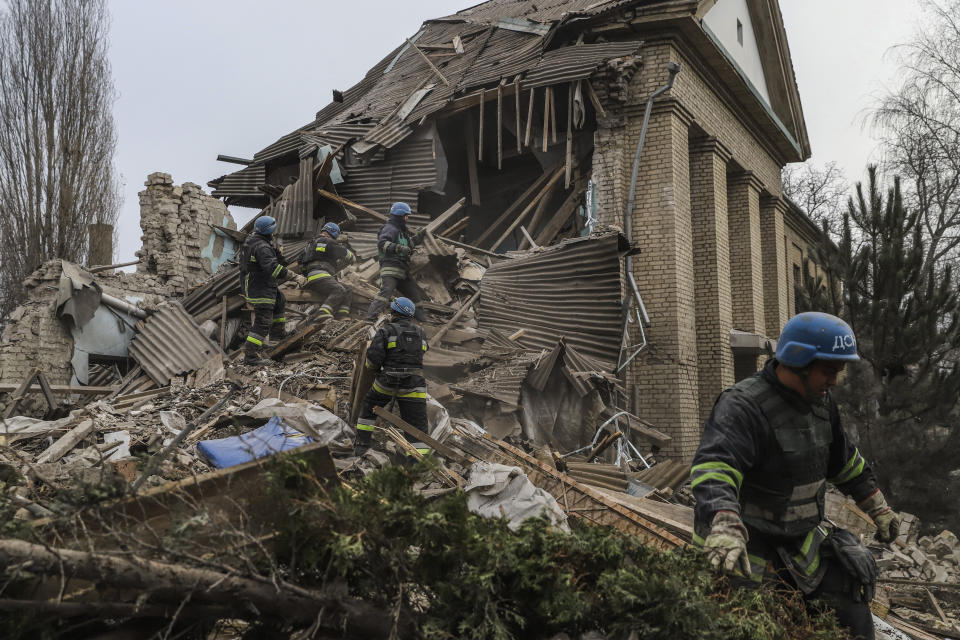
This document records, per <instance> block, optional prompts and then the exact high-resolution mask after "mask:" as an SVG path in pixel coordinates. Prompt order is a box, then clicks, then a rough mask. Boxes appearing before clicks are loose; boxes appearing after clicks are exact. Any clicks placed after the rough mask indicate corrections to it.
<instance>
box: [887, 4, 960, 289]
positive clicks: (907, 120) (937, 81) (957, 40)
mask: <svg viewBox="0 0 960 640" xmlns="http://www.w3.org/2000/svg"><path fill="white" fill-rule="evenodd" d="M922 5H923V8H924V19H923V20H922V23H921V24H920V26H919V28H918V29H917V32H916V35H915V36H914V39H913V41H911V42H909V43H907V44H905V45H902V46H900V47H898V48H897V49H896V50H895V51H896V52H897V54H898V56H899V62H900V65H901V73H900V75H899V77H898V79H897V82H896V83H895V84H894V85H893V88H892V89H891V90H889V91H888V92H887V93H886V94H885V95H883V96H882V97H881V99H880V101H879V104H878V105H877V108H876V110H875V112H874V114H873V124H874V126H875V128H876V130H877V132H878V134H879V135H880V137H881V140H882V143H883V147H884V151H885V153H886V157H887V161H886V165H887V169H888V170H890V171H891V172H892V173H896V174H899V175H900V176H902V177H903V179H904V181H905V186H906V187H908V188H907V189H905V193H904V196H905V198H906V199H907V203H908V204H909V205H910V206H912V207H915V208H916V209H917V210H918V211H919V212H920V214H921V218H922V223H923V232H924V234H925V235H926V236H927V238H928V239H929V241H930V242H929V244H928V245H927V254H926V257H925V264H926V265H927V266H928V269H929V270H930V272H931V273H933V274H936V273H939V272H940V270H941V269H942V267H943V266H944V264H945V263H946V262H955V261H956V260H957V258H958V257H960V1H958V0H948V1H938V0H922Z"/></svg>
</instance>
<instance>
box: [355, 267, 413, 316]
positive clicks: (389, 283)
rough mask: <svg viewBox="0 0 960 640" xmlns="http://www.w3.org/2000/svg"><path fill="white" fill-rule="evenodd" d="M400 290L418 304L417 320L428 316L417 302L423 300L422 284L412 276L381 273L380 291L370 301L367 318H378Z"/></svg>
mask: <svg viewBox="0 0 960 640" xmlns="http://www.w3.org/2000/svg"><path fill="white" fill-rule="evenodd" d="M398 291H399V292H400V293H401V294H403V295H404V296H406V297H407V298H410V300H411V301H412V302H413V303H414V304H416V305H417V312H416V315H415V316H414V317H415V318H416V319H417V320H423V319H424V318H426V314H425V313H424V311H423V309H421V308H420V305H419V304H417V303H418V302H420V301H421V300H423V298H424V295H423V289H421V288H420V285H418V284H417V283H416V281H415V280H414V279H413V278H412V277H409V276H408V277H406V278H400V277H397V276H388V275H383V274H382V273H381V275H380V292H379V293H378V294H377V296H376V297H375V298H374V299H373V302H371V303H370V308H369V309H368V310H367V316H366V318H365V319H366V320H376V319H377V316H379V315H380V314H381V313H383V312H384V311H385V310H386V309H387V306H388V305H389V304H390V300H392V299H393V297H394V296H395V295H396V294H397V292H398Z"/></svg>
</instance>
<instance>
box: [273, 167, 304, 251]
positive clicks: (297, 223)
mask: <svg viewBox="0 0 960 640" xmlns="http://www.w3.org/2000/svg"><path fill="white" fill-rule="evenodd" d="M313 164H314V162H313V157H307V158H302V159H301V160H300V177H299V178H297V181H296V182H294V183H293V184H291V185H288V186H287V188H286V189H284V190H283V196H282V198H281V199H280V200H279V201H278V202H277V206H276V207H275V211H276V213H275V214H274V215H275V216H276V218H277V233H279V234H280V237H291V236H300V235H302V234H303V233H305V232H306V231H308V230H312V228H313V226H314V224H313V192H314V189H313Z"/></svg>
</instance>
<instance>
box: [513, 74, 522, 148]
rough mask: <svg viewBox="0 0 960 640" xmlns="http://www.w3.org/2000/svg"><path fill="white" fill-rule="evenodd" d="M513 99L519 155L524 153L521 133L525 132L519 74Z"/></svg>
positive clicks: (514, 82) (514, 87)
mask: <svg viewBox="0 0 960 640" xmlns="http://www.w3.org/2000/svg"><path fill="white" fill-rule="evenodd" d="M513 98H514V102H515V104H514V108H513V110H514V113H515V114H516V116H517V124H516V128H515V129H514V131H515V132H516V134H517V135H516V138H517V153H523V144H522V138H521V137H520V132H521V131H523V128H522V126H521V123H520V74H519V73H518V74H517V75H516V77H514V79H513Z"/></svg>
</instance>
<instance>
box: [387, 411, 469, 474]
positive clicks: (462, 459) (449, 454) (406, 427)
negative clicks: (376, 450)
mask: <svg viewBox="0 0 960 640" xmlns="http://www.w3.org/2000/svg"><path fill="white" fill-rule="evenodd" d="M373 412H374V413H375V414H377V415H378V416H379V417H381V418H383V419H384V420H386V421H387V422H389V423H390V424H392V425H393V426H395V427H397V428H398V429H401V430H403V431H405V432H407V433H409V434H410V435H411V436H413V437H414V438H416V439H417V440H418V441H419V442H422V443H423V444H425V445H427V446H428V447H430V448H431V449H433V450H434V451H436V452H437V453H439V454H440V455H441V456H443V457H445V458H449V459H450V460H453V461H454V462H456V463H457V464H460V465H463V466H465V467H468V466H470V465H471V464H473V461H472V460H471V459H470V458H468V457H466V456H465V455H463V454H461V453H459V452H457V451H454V450H453V449H452V448H450V447H448V446H447V445H445V444H443V443H442V442H440V441H439V440H434V439H433V438H431V437H430V436H429V435H427V434H426V433H424V432H423V431H421V430H420V429H417V428H416V427H415V426H413V425H412V424H410V423H409V422H407V421H406V420H404V419H403V418H401V417H400V416H397V415H394V414H392V413H390V412H389V411H387V410H386V409H384V408H383V407H374V408H373Z"/></svg>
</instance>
